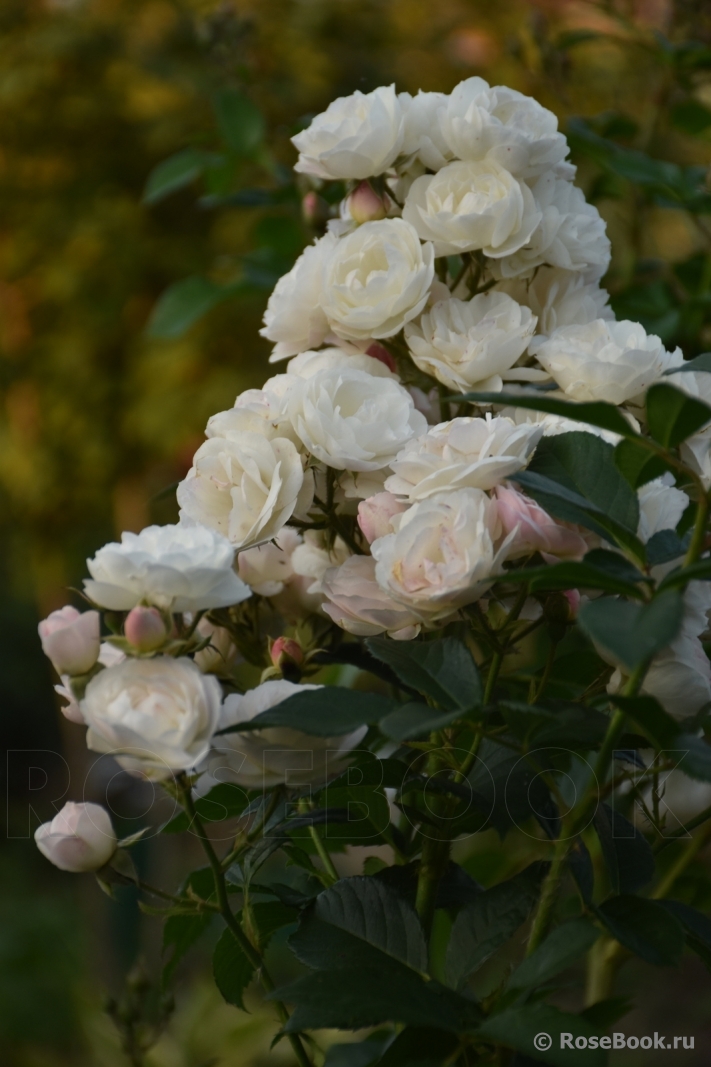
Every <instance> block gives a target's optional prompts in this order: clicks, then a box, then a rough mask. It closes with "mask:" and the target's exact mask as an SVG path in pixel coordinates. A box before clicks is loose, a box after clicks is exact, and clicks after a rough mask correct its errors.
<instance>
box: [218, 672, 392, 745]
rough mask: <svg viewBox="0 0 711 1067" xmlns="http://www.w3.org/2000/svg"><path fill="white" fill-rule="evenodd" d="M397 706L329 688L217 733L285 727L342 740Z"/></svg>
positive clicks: (305, 694)
mask: <svg viewBox="0 0 711 1067" xmlns="http://www.w3.org/2000/svg"><path fill="white" fill-rule="evenodd" d="M397 706H398V705H397V702H396V701H394V700H391V699H390V697H386V696H382V695H381V694H380V693H363V692H359V691H358V690H356V689H345V688H341V687H340V686H332V685H329V686H324V687H323V688H322V689H311V690H309V691H308V692H303V693H295V694H294V696H291V697H287V699H286V700H282V702H281V703H280V704H275V705H274V707H273V708H269V709H268V710H267V711H263V712H261V714H260V715H255V717H254V718H253V719H250V721H249V722H243V723H238V724H237V725H236V726H229V727H228V728H227V729H226V730H218V734H231V733H236V732H238V731H242V730H264V729H266V728H267V727H269V726H286V727H288V728H290V729H292V730H301V731H302V733H305V734H311V736H312V737H340V736H341V735H342V734H348V733H351V732H352V731H353V730H357V729H358V727H359V726H365V725H371V724H374V723H378V722H380V720H381V719H383V718H384V717H385V716H386V715H389V714H390V712H392V711H394V710H395V708H396V707H397Z"/></svg>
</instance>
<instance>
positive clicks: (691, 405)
mask: <svg viewBox="0 0 711 1067" xmlns="http://www.w3.org/2000/svg"><path fill="white" fill-rule="evenodd" d="M646 410H647V425H648V427H649V432H650V434H651V435H652V437H653V438H654V440H655V441H658V442H659V444H660V445H664V447H665V448H675V447H676V446H677V445H679V444H681V442H682V441H685V440H686V438H687V437H691V435H692V434H694V433H696V431H697V430H700V429H701V427H702V426H705V425H706V423H707V422H709V421H711V408H710V407H709V406H708V404H704V403H702V401H701V400H697V399H696V398H695V397H693V396H687V394H686V393H682V391H681V389H677V388H676V387H675V386H673V385H667V384H666V383H665V382H658V383H657V384H656V385H653V386H651V388H650V389H648V390H647V397H646Z"/></svg>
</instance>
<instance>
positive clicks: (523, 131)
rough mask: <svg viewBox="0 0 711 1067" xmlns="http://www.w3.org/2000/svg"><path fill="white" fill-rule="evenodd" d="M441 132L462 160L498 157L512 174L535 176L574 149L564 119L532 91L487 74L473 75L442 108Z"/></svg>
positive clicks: (440, 115)
mask: <svg viewBox="0 0 711 1067" xmlns="http://www.w3.org/2000/svg"><path fill="white" fill-rule="evenodd" d="M438 119H439V126H440V127H441V135H440V136H442V138H443V139H444V141H445V143H446V144H447V145H448V146H449V148H450V149H451V152H452V154H453V155H455V156H457V157H458V158H459V159H465V160H480V159H484V158H488V159H494V160H496V162H497V163H500V164H501V165H502V166H503V167H506V169H507V170H509V171H511V173H512V174H516V175H519V176H521V177H524V178H532V177H535V176H536V175H538V174H541V173H543V172H544V171H548V170H550V169H551V168H553V167H555V165H556V164H557V163H560V162H561V161H562V160H563V159H564V158H565V157H566V156H567V154H568V145H567V142H566V139H565V137H564V136H563V134H562V133H560V132H559V130H558V119H557V117H556V116H555V115H554V114H553V112H552V111H548V109H547V108H545V107H542V106H541V104H539V103H538V101H537V100H534V99H533V97H531V96H524V94H523V93H519V92H517V91H516V90H515V89H509V88H508V87H507V86H505V85H496V86H493V87H492V88H490V87H489V85H488V83H487V82H485V81H484V79H483V78H478V77H474V78H467V79H466V81H463V82H460V84H459V85H458V86H457V87H456V88H455V89H454V90H453V92H452V94H451V96H450V97H449V99H448V100H447V103H446V108H445V109H444V110H443V111H442V112H438Z"/></svg>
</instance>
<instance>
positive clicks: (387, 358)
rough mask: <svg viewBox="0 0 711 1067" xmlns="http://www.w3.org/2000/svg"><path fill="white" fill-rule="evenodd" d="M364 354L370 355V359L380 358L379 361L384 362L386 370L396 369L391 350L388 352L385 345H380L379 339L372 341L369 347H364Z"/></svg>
mask: <svg viewBox="0 0 711 1067" xmlns="http://www.w3.org/2000/svg"><path fill="white" fill-rule="evenodd" d="M365 354H366V356H370V358H371V359H377V360H380V362H381V363H384V364H385V366H386V367H387V368H388V370H391V371H393V373H394V372H395V371H396V370H397V363H396V362H395V357H394V356H393V354H392V352H388V350H387V348H386V347H385V345H381V344H380V342H379V341H373V343H372V345H371V346H370V348H366V350H365Z"/></svg>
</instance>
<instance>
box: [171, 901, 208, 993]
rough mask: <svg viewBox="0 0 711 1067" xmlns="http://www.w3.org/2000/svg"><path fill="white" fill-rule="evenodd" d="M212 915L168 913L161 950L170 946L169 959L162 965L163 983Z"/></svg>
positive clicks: (206, 925)
mask: <svg viewBox="0 0 711 1067" xmlns="http://www.w3.org/2000/svg"><path fill="white" fill-rule="evenodd" d="M213 918H214V915H213V913H212V912H209V911H207V912H198V913H196V914H195V915H169V916H168V918H167V919H166V920H165V925H164V927H163V952H166V951H167V950H168V949H170V948H172V950H173V952H172V954H171V956H170V959H169V960H168V961H167V963H166V964H165V966H164V967H163V977H162V982H163V984H164V985H165V983H166V982H167V980H168V979H169V978H170V976H171V975H172V973H173V971H174V970H175V968H176V966H177V965H178V963H179V961H180V960H181V959H182V958H183V956H184V955H185V953H186V952H187V951H188V949H189V948H191V947H192V946H193V945H194V944H195V942H196V941H197V940H198V938H199V937H200V936H201V935H202V934H204V932H205V931H206V930H207V928H208V926H209V925H210V923H211V921H212V919H213Z"/></svg>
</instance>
